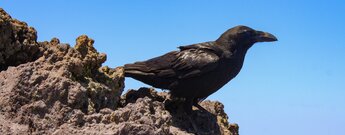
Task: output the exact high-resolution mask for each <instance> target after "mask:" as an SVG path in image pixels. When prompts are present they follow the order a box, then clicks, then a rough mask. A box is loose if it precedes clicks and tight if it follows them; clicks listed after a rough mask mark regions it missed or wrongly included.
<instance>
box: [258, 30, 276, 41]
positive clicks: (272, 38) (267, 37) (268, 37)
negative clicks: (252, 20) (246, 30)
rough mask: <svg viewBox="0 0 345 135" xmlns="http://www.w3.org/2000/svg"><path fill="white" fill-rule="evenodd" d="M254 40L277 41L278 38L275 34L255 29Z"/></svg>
mask: <svg viewBox="0 0 345 135" xmlns="http://www.w3.org/2000/svg"><path fill="white" fill-rule="evenodd" d="M255 40H256V42H273V41H277V40H278V39H277V38H276V37H275V36H273V35H272V34H271V33H268V32H262V31H257V32H256V37H255Z"/></svg>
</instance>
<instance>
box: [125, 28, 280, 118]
mask: <svg viewBox="0 0 345 135" xmlns="http://www.w3.org/2000/svg"><path fill="white" fill-rule="evenodd" d="M271 41H277V38H276V37H275V36H273V35H272V34H270V33H267V32H262V31H256V30H254V29H252V28H250V27H247V26H242V25H240V26H236V27H233V28H231V29H229V30H227V31H226V32H224V33H223V34H222V35H221V36H220V37H219V38H218V39H217V40H216V41H210V42H204V43H198V44H192V45H187V46H180V47H179V51H172V52H169V53H166V54H164V55H162V56H159V57H155V58H152V59H149V60H147V61H141V62H135V63H133V64H125V65H124V70H125V76H126V77H131V78H134V79H136V80H139V81H141V82H144V83H146V84H149V85H151V86H153V87H156V88H161V89H167V90H170V93H171V95H172V97H178V98H184V99H185V101H184V108H185V111H186V112H191V111H192V106H193V105H195V106H197V107H198V108H199V107H200V106H199V104H198V102H200V101H202V100H204V99H205V98H207V97H208V96H209V95H211V94H212V93H214V92H216V91H217V90H218V89H220V88H221V87H222V86H224V85H225V84H226V83H227V82H229V81H230V80H231V79H233V78H234V77H235V76H236V75H237V74H238V73H239V72H240V70H241V68H242V65H243V61H244V57H245V55H246V53H247V50H248V49H249V48H250V47H251V46H253V44H254V43H256V42H271Z"/></svg>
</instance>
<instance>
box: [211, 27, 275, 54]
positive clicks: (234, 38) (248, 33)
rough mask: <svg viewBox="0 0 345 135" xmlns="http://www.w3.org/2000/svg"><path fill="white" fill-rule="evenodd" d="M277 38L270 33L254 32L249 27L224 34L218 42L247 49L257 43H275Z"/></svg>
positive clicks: (232, 29) (238, 28)
mask: <svg viewBox="0 0 345 135" xmlns="http://www.w3.org/2000/svg"><path fill="white" fill-rule="evenodd" d="M273 41H277V38H276V37H275V36H273V35H272V34H270V33H267V32H262V31H257V30H254V29H252V28H250V27H247V26H242V25H240V26H236V27H233V28H231V29H229V30H227V31H226V32H224V33H223V34H222V35H221V36H220V37H219V38H218V39H217V41H216V42H219V43H221V44H224V43H225V44H229V43H230V44H233V43H234V44H236V45H240V46H241V47H244V48H246V49H248V48H250V47H251V46H252V45H253V44H254V43H256V42H273Z"/></svg>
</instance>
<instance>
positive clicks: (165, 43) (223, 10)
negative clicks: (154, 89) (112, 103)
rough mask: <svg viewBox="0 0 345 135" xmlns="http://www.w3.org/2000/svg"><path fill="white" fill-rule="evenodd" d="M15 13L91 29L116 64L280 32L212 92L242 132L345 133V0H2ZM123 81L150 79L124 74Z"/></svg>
mask: <svg viewBox="0 0 345 135" xmlns="http://www.w3.org/2000/svg"><path fill="white" fill-rule="evenodd" d="M0 7H1V8H4V9H5V10H6V11H7V12H8V13H10V15H11V16H12V17H13V18H16V19H19V20H22V21H25V22H27V23H28V25H29V26H32V27H34V28H35V29H36V30H37V31H38V40H39V41H47V40H48V41H50V39H51V38H53V37H58V38H59V39H60V41H61V42H63V43H70V44H71V45H74V44H75V39H76V38H77V37H78V36H79V35H82V34H86V35H88V36H89V37H91V38H93V39H94V40H95V44H94V46H95V47H96V49H97V50H98V51H99V52H104V53H106V54H107V56H108V59H107V61H106V63H104V64H103V65H108V66H110V67H117V66H121V65H124V64H126V63H132V62H135V61H142V60H146V59H149V58H152V57H156V56H159V55H162V54H164V53H166V52H169V51H172V50H177V47H178V46H181V45H189V44H194V43H200V42H206V41H212V40H215V39H217V38H218V37H219V36H220V34H222V33H223V32H224V31H226V30H227V29H229V28H231V27H234V26H236V25H247V26H249V27H252V28H254V29H257V30H262V31H266V32H270V33H272V34H274V35H275V36H276V37H277V38H278V40H279V41H277V42H270V43H257V44H256V45H254V46H253V47H252V48H251V49H250V50H249V51H248V53H247V56H246V59H245V62H244V66H243V68H242V70H241V72H240V73H239V75H238V76H237V77H236V78H235V79H233V80H232V81H231V82H229V83H228V84H227V85H225V86H224V87H223V88H221V89H220V90H219V91H217V92H216V93H214V94H213V95H211V96H210V97H208V99H209V100H218V101H220V102H222V103H223V104H224V105H225V111H226V113H227V114H228V115H229V120H230V122H232V123H237V124H239V127H240V129H239V130H240V134H241V135H290V134H293V135H345V130H344V129H345V70H344V69H345V43H344V41H343V40H344V39H345V32H344V31H345V27H344V26H343V25H344V24H345V14H344V12H345V11H344V10H345V2H344V1H341V0H338V1H335V0H313V1H311V0H304V1H297V0H285V1H284V0H281V1H273V0H260V1H254V0H242V1H231V0H214V1H208V0H188V1H186V0H175V1H159V0H150V1H139V0H132V1H110V0H103V1H81V0H59V1H46V0H35V1H24V0H21V1H19V0H1V1H0ZM125 83H126V88H125V89H138V88H139V87H143V86H147V85H145V84H142V83H140V82H138V81H135V80H133V79H130V78H126V82H125Z"/></svg>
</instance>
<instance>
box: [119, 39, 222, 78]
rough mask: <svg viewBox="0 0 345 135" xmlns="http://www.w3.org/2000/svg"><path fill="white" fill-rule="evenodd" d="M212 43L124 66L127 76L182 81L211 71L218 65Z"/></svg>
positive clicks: (183, 47) (184, 47) (189, 47)
mask: <svg viewBox="0 0 345 135" xmlns="http://www.w3.org/2000/svg"><path fill="white" fill-rule="evenodd" d="M212 45H213V44H212V43H210V42H205V43H199V44H194V45H189V46H181V47H179V48H180V51H172V52H169V53H167V54H164V55H162V56H159V57H156V58H152V59H149V60H147V61H143V62H136V63H134V64H126V65H125V72H126V73H127V74H128V75H143V76H155V77H156V78H175V79H183V78H189V77H194V76H198V75H202V74H204V73H206V72H209V71H212V70H213V69H214V68H215V67H217V65H218V60H219V56H218V55H217V52H219V50H216V48H212Z"/></svg>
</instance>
